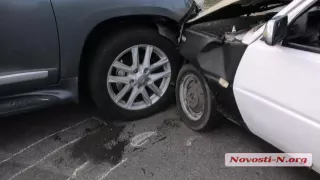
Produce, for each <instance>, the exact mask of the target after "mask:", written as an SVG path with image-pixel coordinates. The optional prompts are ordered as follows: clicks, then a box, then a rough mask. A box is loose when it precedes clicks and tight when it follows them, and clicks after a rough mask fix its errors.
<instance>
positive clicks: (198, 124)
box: [176, 64, 219, 131]
mask: <svg viewBox="0 0 320 180" xmlns="http://www.w3.org/2000/svg"><path fill="white" fill-rule="evenodd" d="M189 76H191V77H193V76H194V77H196V78H197V81H199V82H200V85H199V87H201V89H202V91H203V98H204V101H203V104H204V106H203V114H202V115H201V116H199V119H197V120H194V119H192V118H190V116H189V115H188V113H187V112H186V111H187V110H186V109H185V108H184V107H183V106H184V104H186V102H183V101H184V100H183V99H184V97H183V95H182V92H181V88H182V89H183V87H184V82H185V81H184V80H185V79H186V78H187V77H189ZM198 92H199V91H198ZM201 93H202V92H201ZM201 93H200V94H201ZM198 100H199V99H198ZM176 101H177V106H178V111H179V114H180V115H181V120H182V121H183V122H184V123H185V124H186V125H187V126H188V127H189V128H190V129H192V130H195V131H207V130H210V129H212V128H213V127H214V126H216V125H218V122H219V119H218V118H215V117H217V114H218V112H217V110H216V103H215V98H214V96H213V95H212V93H211V91H210V89H209V86H208V84H207V82H206V79H205V78H204V77H203V76H202V74H201V73H200V72H199V71H198V70H197V69H196V68H194V67H193V66H192V65H190V64H187V65H184V66H183V67H182V69H181V70H180V72H179V75H178V78H177V84H176ZM185 107H186V106H185Z"/></svg>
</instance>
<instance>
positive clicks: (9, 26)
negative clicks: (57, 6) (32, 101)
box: [0, 0, 60, 96]
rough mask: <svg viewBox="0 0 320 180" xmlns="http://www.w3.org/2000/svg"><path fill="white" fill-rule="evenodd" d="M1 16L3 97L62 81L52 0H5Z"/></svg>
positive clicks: (1, 5) (0, 77) (0, 3)
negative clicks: (60, 79) (60, 78)
mask: <svg viewBox="0 0 320 180" xmlns="http://www.w3.org/2000/svg"><path fill="white" fill-rule="evenodd" d="M0 19H1V20H0V27H1V33H0V46H1V48H0V54H1V55H0V56H1V62H0V87H1V88H0V89H1V90H0V96H4V95H8V94H15V93H21V92H25V91H31V90H33V89H36V88H40V87H43V86H48V85H52V84H56V83H58V81H59V67H60V65H59V40H58V33H57V28H56V22H55V17H54V13H53V9H52V6H51V3H50V0H32V1H25V0H16V1H14V3H13V2H12V1H11V0H2V1H1V2H0ZM26 80H28V82H29V83H24V81H26Z"/></svg>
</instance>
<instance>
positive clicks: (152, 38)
mask: <svg viewBox="0 0 320 180" xmlns="http://www.w3.org/2000/svg"><path fill="white" fill-rule="evenodd" d="M136 45H151V46H152V47H153V48H154V49H153V50H155V49H158V50H159V52H160V51H161V52H163V53H164V55H165V56H166V57H167V59H168V60H169V64H170V67H171V78H170V80H167V81H166V82H169V84H168V87H167V89H166V90H165V92H164V91H162V96H161V97H160V98H159V99H158V100H157V101H156V102H154V103H153V104H152V105H149V106H148V107H145V108H142V109H130V108H126V107H123V106H121V105H119V104H117V102H115V101H114V98H112V97H111V96H112V95H111V94H112V93H110V92H111V91H110V87H111V89H112V87H113V85H110V84H108V82H109V81H108V82H107V79H108V78H107V77H110V76H109V74H108V73H109V72H111V70H110V68H111V67H113V66H112V65H113V63H114V61H115V59H116V58H117V57H119V54H121V53H122V52H124V50H127V49H128V48H131V47H133V46H136ZM139 49H141V48H140V47H139ZM139 52H140V51H139ZM128 53H129V52H128ZM130 53H131V51H130ZM153 54H154V53H153ZM131 55H132V54H131ZM139 57H141V55H140V54H139ZM132 59H133V58H132ZM150 59H151V58H150ZM93 60H94V61H93V64H92V66H91V70H90V74H89V88H90V93H91V97H92V99H93V101H94V102H95V104H96V105H97V107H98V108H99V109H100V110H101V111H102V112H103V114H104V115H105V116H107V117H109V118H112V119H115V120H136V119H139V118H143V117H147V116H150V115H152V114H154V113H156V112H158V111H160V110H162V109H164V108H165V107H167V106H168V104H169V103H170V101H171V100H172V99H173V98H172V97H174V84H175V80H176V77H177V74H178V71H179V69H178V68H179V66H180V64H181V61H180V56H179V54H178V51H177V48H176V46H175V45H174V44H173V43H172V42H171V41H169V40H168V39H167V38H165V37H163V36H161V35H160V34H159V33H158V32H157V31H156V30H153V29H151V28H150V29H149V28H143V27H135V28H133V27H132V28H128V29H126V30H122V31H120V32H117V33H115V34H113V36H112V37H108V38H105V39H104V40H103V41H102V43H101V44H100V46H99V48H98V50H97V52H96V54H95V56H94V59H93ZM121 61H122V60H121ZM140 61H141V58H140ZM132 62H133V60H132ZM132 64H133V63H132ZM139 64H140V63H139ZM128 66H130V65H128ZM140 66H141V65H140ZM166 67H168V66H167V65H166ZM138 69H139V68H138ZM109 70H110V71H109ZM139 72H140V70H139ZM146 79H147V80H143V81H145V83H147V81H148V78H146ZM139 82H140V80H139ZM107 84H108V85H107ZM136 84H137V83H136V82H134V85H136ZM146 86H147V85H146ZM108 88H109V89H108ZM146 89H148V88H146ZM148 90H149V91H148V93H150V89H148ZM119 91H120V90H119ZM132 91H133V89H132ZM132 91H131V92H132ZM131 92H128V93H131ZM138 96H139V95H138ZM143 100H144V99H143ZM128 101H129V98H128Z"/></svg>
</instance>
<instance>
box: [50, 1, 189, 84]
mask: <svg viewBox="0 0 320 180" xmlns="http://www.w3.org/2000/svg"><path fill="white" fill-rule="evenodd" d="M51 1H52V5H53V9H54V13H55V16H56V21H57V29H58V33H59V41H60V59H61V63H60V64H61V78H70V77H76V76H78V71H79V62H80V57H81V53H82V49H83V46H84V42H85V40H86V37H87V36H88V34H89V33H90V32H91V31H92V29H93V28H94V27H96V26H97V25H98V24H99V23H101V22H103V21H106V20H108V19H112V18H116V17H125V16H134V15H152V16H154V15H156V16H163V17H167V18H170V19H172V20H174V21H177V22H179V21H180V20H181V19H182V18H183V17H184V15H185V14H186V13H187V12H188V10H189V9H190V7H191V5H192V3H191V2H192V1H193V0H175V1H172V0H162V1H157V0H135V1H132V0H108V1H106V0H90V1H88V0H51ZM111 28H112V27H110V29H111Z"/></svg>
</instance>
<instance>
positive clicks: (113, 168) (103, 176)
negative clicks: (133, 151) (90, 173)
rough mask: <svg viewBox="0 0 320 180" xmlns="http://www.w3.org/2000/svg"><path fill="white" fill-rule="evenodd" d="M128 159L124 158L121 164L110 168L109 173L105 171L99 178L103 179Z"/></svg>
mask: <svg viewBox="0 0 320 180" xmlns="http://www.w3.org/2000/svg"><path fill="white" fill-rule="evenodd" d="M127 160H128V158H125V159H123V160H122V161H121V162H120V163H119V164H117V165H115V166H114V167H112V168H110V170H109V171H108V172H107V173H105V174H104V175H102V176H101V177H100V178H99V179H98V180H103V179H104V178H106V177H107V176H108V175H109V174H110V173H111V172H112V171H113V170H115V169H116V168H118V167H119V166H120V165H121V164H123V163H125V162H126V161H127Z"/></svg>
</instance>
